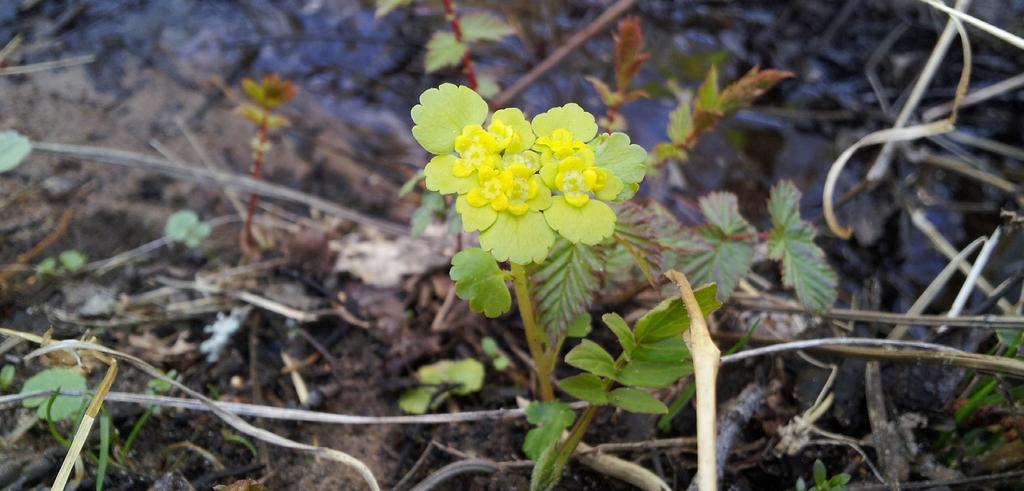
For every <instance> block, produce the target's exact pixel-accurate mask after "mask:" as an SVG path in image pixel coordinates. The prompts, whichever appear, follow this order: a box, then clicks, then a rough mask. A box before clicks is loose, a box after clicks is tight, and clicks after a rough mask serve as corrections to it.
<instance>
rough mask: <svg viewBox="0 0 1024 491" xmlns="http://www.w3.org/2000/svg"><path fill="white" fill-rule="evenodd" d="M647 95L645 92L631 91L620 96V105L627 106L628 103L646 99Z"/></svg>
mask: <svg viewBox="0 0 1024 491" xmlns="http://www.w3.org/2000/svg"><path fill="white" fill-rule="evenodd" d="M647 95H648V94H647V91H646V90H631V91H629V92H626V93H625V94H623V95H622V103H623V104H629V103H630V102H633V101H635V100H637V99H642V98H644V97H647Z"/></svg>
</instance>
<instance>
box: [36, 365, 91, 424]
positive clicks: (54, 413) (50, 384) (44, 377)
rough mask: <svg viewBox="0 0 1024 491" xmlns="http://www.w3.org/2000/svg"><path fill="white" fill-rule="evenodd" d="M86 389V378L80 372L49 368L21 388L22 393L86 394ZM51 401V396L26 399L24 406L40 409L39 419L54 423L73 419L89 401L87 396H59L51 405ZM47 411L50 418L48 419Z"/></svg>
mask: <svg viewBox="0 0 1024 491" xmlns="http://www.w3.org/2000/svg"><path fill="white" fill-rule="evenodd" d="M86 388H87V385H86V381H85V376H83V375H82V374H81V373H79V372H78V371H76V370H72V369H69V368H48V369H46V370H43V371H41V372H39V373H37V374H35V375H33V376H32V377H31V378H29V379H28V380H26V381H25V385H23V386H22V387H21V393H22V394H31V393H33V392H39V391H50V392H53V391H59V390H65V391H80V392H85V390H86ZM50 399H51V398H50V397H49V396H40V397H33V398H30V399H25V401H23V402H22V405H24V406H25V407H27V408H33V407H36V408H39V409H38V415H39V419H42V420H49V421H51V422H54V421H62V420H65V419H69V418H71V417H72V416H74V415H75V414H77V413H78V411H79V409H81V407H82V405H83V404H84V403H85V401H86V400H87V399H86V397H85V396H67V395H59V396H57V397H56V398H55V399H53V402H52V404H51V403H49V402H48V401H49V400H50ZM48 406H49V407H48ZM47 409H49V416H50V418H47Z"/></svg>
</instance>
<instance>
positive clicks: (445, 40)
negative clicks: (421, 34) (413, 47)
mask: <svg viewBox="0 0 1024 491" xmlns="http://www.w3.org/2000/svg"><path fill="white" fill-rule="evenodd" d="M467 49H468V47H467V46H466V43H463V42H460V41H458V40H457V39H455V34H452V33H450V32H448V31H441V32H435V33H434V35H433V36H431V37H430V41H427V61H426V64H427V73H430V72H436V71H438V70H440V69H442V68H444V67H448V66H454V65H458V64H459V63H460V62H461V61H462V55H464V54H466V50H467Z"/></svg>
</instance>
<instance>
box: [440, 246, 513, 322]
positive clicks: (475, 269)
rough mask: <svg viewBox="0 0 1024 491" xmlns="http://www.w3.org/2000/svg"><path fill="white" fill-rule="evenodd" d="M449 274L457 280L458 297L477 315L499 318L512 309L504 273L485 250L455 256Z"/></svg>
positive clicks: (471, 249)
mask: <svg viewBox="0 0 1024 491" xmlns="http://www.w3.org/2000/svg"><path fill="white" fill-rule="evenodd" d="M449 275H450V276H451V278H452V280H454V281H455V294H456V295H458V296H459V298H461V299H463V300H466V301H467V302H469V308H471V309H473V310H474V311H475V312H480V313H482V314H484V315H486V316H487V317H497V316H499V315H501V314H503V313H505V312H508V309H510V308H512V294H511V293H509V291H508V285H506V284H505V273H504V272H503V271H502V270H501V268H500V267H498V263H497V261H495V260H494V257H493V256H491V255H490V254H489V253H487V252H485V251H484V250H482V249H480V248H476V247H473V248H470V249H465V250H463V251H461V252H459V253H458V254H456V255H455V257H453V258H452V269H451V272H449Z"/></svg>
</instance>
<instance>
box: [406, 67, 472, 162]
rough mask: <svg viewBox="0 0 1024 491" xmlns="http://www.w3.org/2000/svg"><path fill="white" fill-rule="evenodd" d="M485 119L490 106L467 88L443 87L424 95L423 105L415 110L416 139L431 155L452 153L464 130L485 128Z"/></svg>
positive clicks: (413, 111) (413, 118)
mask: <svg viewBox="0 0 1024 491" xmlns="http://www.w3.org/2000/svg"><path fill="white" fill-rule="evenodd" d="M485 119H487V103H486V102H484V100H483V98H481V97H480V95H478V94H477V93H476V92H473V90H472V89H470V88H469V87H466V86H462V85H459V86H456V85H455V84H447V83H446V84H441V86H440V87H437V88H435V89H427V90H426V91H425V92H423V94H421V95H420V103H419V104H417V105H415V106H413V108H412V120H413V122H415V123H416V125H415V126H413V128H412V135H413V137H415V138H416V141H418V142H419V143H420V145H422V146H423V148H425V149H427V151H428V152H430V153H434V154H445V153H451V152H452V150H454V149H455V137H456V136H458V135H459V133H461V132H462V128H463V127H465V126H466V125H471V124H483V122H484V120H485Z"/></svg>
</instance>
